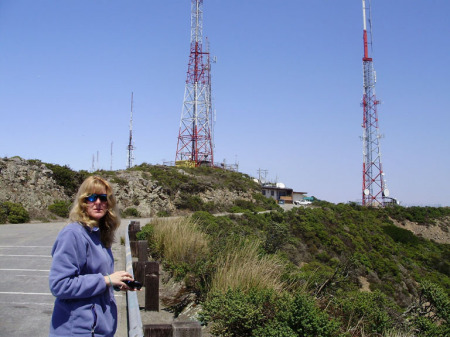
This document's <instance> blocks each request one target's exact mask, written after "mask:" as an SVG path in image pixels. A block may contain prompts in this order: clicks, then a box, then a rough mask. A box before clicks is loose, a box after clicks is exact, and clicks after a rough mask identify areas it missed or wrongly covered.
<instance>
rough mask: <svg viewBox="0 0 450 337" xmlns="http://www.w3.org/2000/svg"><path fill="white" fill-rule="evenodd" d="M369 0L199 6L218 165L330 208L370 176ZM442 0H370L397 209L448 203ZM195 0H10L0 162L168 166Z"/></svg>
mask: <svg viewBox="0 0 450 337" xmlns="http://www.w3.org/2000/svg"><path fill="white" fill-rule="evenodd" d="M361 7H362V4H361V1H360V0H352V1H350V0H343V1H336V0H315V1H311V0H309V1H303V0H283V1H273V0H272V1H268V0H227V1H225V0H204V5H203V9H204V22H203V23H204V24H203V33H204V34H203V35H204V37H206V36H207V37H208V38H209V40H210V43H211V54H212V55H215V56H216V57H217V63H216V64H213V67H212V81H213V88H212V90H213V98H214V106H215V109H216V124H215V161H219V162H220V161H223V160H226V162H227V163H235V162H238V163H239V169H240V171H241V172H244V173H247V174H250V175H252V176H257V174H258V173H257V170H258V169H263V170H267V171H268V175H267V178H268V179H269V180H272V181H275V180H278V181H279V182H283V183H284V184H285V185H287V186H288V187H291V188H293V189H294V190H295V191H303V192H308V194H309V195H314V196H316V197H318V198H320V199H324V200H328V201H331V202H336V203H337V202H347V201H357V200H358V199H359V198H360V195H361V185H362V182H361V179H362V159H363V158H362V142H361V140H360V136H361V135H362V131H363V130H362V127H361V122H362V108H361V106H360V103H361V97H362V92H363V91H362V81H363V79H362V56H363V43H362V25H363V21H362V9H361ZM449 12H450V2H449V1H447V0H418V1H406V0H396V1H392V0H373V1H372V23H373V51H372V52H371V55H372V57H373V60H374V68H375V70H376V72H377V86H376V93H377V98H378V99H379V100H381V102H382V104H381V105H380V106H379V109H378V113H379V124H380V132H381V133H382V134H383V135H384V136H385V137H384V138H383V139H381V152H382V163H383V167H384V171H385V173H386V179H387V186H388V188H389V190H390V191H391V195H392V196H394V197H396V198H397V199H399V200H400V202H401V203H402V204H404V205H441V206H450V179H449V178H450V177H449V171H450V159H449V157H450V156H449V148H450V135H449V131H448V129H449V125H450V111H449V106H450V104H449V103H450V95H449V91H450V80H449V79H450V68H449V66H448V61H449V58H450V44H449V42H448V36H449V35H450V23H449V20H448V13H449ZM189 43H190V0H165V1H156V0H130V1H124V0H2V1H1V2H0V116H1V124H2V128H1V130H2V131H1V132H0V156H1V157H5V156H6V157H12V156H21V157H22V158H25V159H40V160H42V161H44V162H49V163H55V164H60V165H69V166H70V167H71V168H73V169H75V170H81V169H85V170H90V169H91V167H92V157H93V156H95V157H97V153H98V154H99V160H98V164H97V160H95V166H96V168H97V167H98V168H101V169H110V166H111V155H110V151H111V143H113V158H112V159H113V161H112V167H113V169H114V170H118V169H123V168H125V167H126V162H127V150H126V148H127V145H128V134H129V118H130V96H131V92H133V93H134V109H133V110H134V124H133V130H134V131H133V136H134V145H135V148H136V149H135V151H134V155H135V164H140V163H142V162H147V163H150V164H158V163H162V162H163V161H173V160H174V159H175V152H176V146H177V136H178V128H179V124H180V116H181V108H182V104H183V95H184V85H185V80H186V71H187V63H188V58H189Z"/></svg>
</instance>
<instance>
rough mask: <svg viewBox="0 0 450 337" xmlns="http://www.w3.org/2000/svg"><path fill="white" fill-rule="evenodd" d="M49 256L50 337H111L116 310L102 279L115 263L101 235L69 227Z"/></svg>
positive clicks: (57, 240)
mask: <svg viewBox="0 0 450 337" xmlns="http://www.w3.org/2000/svg"><path fill="white" fill-rule="evenodd" d="M52 256H53V260H52V267H51V269H50V276H49V284H50V290H51V292H52V294H53V295H54V296H55V297H56V300H55V306H54V309H53V316H52V321H51V324H50V335H49V337H69V336H86V337H92V336H95V337H113V336H114V333H115V332H116V328H117V306H116V302H115V299H114V293H113V288H112V287H108V286H107V285H106V283H105V280H104V277H103V276H105V275H107V274H112V273H113V272H114V259H113V255H112V252H111V249H110V248H108V249H106V248H105V247H104V246H103V245H102V243H101V241H100V232H99V231H91V230H90V229H89V228H86V227H84V226H82V225H80V224H79V223H76V222H74V223H70V224H69V225H67V226H66V227H64V228H63V229H62V230H61V232H60V233H59V234H58V237H57V239H56V241H55V244H54V245H53V250H52Z"/></svg>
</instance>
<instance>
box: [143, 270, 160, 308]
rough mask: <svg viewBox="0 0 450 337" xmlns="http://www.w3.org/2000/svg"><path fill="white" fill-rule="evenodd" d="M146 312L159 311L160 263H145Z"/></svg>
mask: <svg viewBox="0 0 450 337" xmlns="http://www.w3.org/2000/svg"><path fill="white" fill-rule="evenodd" d="M144 286H145V310H148V311H159V263H158V262H145V281H144Z"/></svg>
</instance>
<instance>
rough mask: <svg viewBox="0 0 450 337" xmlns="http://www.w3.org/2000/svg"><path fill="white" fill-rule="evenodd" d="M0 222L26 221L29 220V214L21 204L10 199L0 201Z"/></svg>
mask: <svg viewBox="0 0 450 337" xmlns="http://www.w3.org/2000/svg"><path fill="white" fill-rule="evenodd" d="M0 220H1V223H6V222H9V223H26V222H29V221H30V215H29V214H28V212H27V210H26V209H25V208H24V207H23V206H22V205H21V204H17V203H14V202H10V201H5V202H3V203H0Z"/></svg>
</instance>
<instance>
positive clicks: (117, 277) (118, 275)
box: [104, 270, 134, 291]
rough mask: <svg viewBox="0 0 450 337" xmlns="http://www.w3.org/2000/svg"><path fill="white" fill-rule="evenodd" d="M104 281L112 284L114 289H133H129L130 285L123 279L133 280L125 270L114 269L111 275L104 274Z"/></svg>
mask: <svg viewBox="0 0 450 337" xmlns="http://www.w3.org/2000/svg"><path fill="white" fill-rule="evenodd" d="M104 278H105V282H106V285H107V286H111V283H112V286H113V287H114V288H116V289H119V290H122V291H127V290H134V289H130V287H128V286H127V285H126V284H125V283H124V282H123V281H127V280H129V281H133V280H134V279H133V277H132V276H131V275H130V274H129V273H127V272H126V271H123V270H121V271H116V272H115V273H112V274H111V275H109V276H108V275H106V276H105V277H104Z"/></svg>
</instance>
